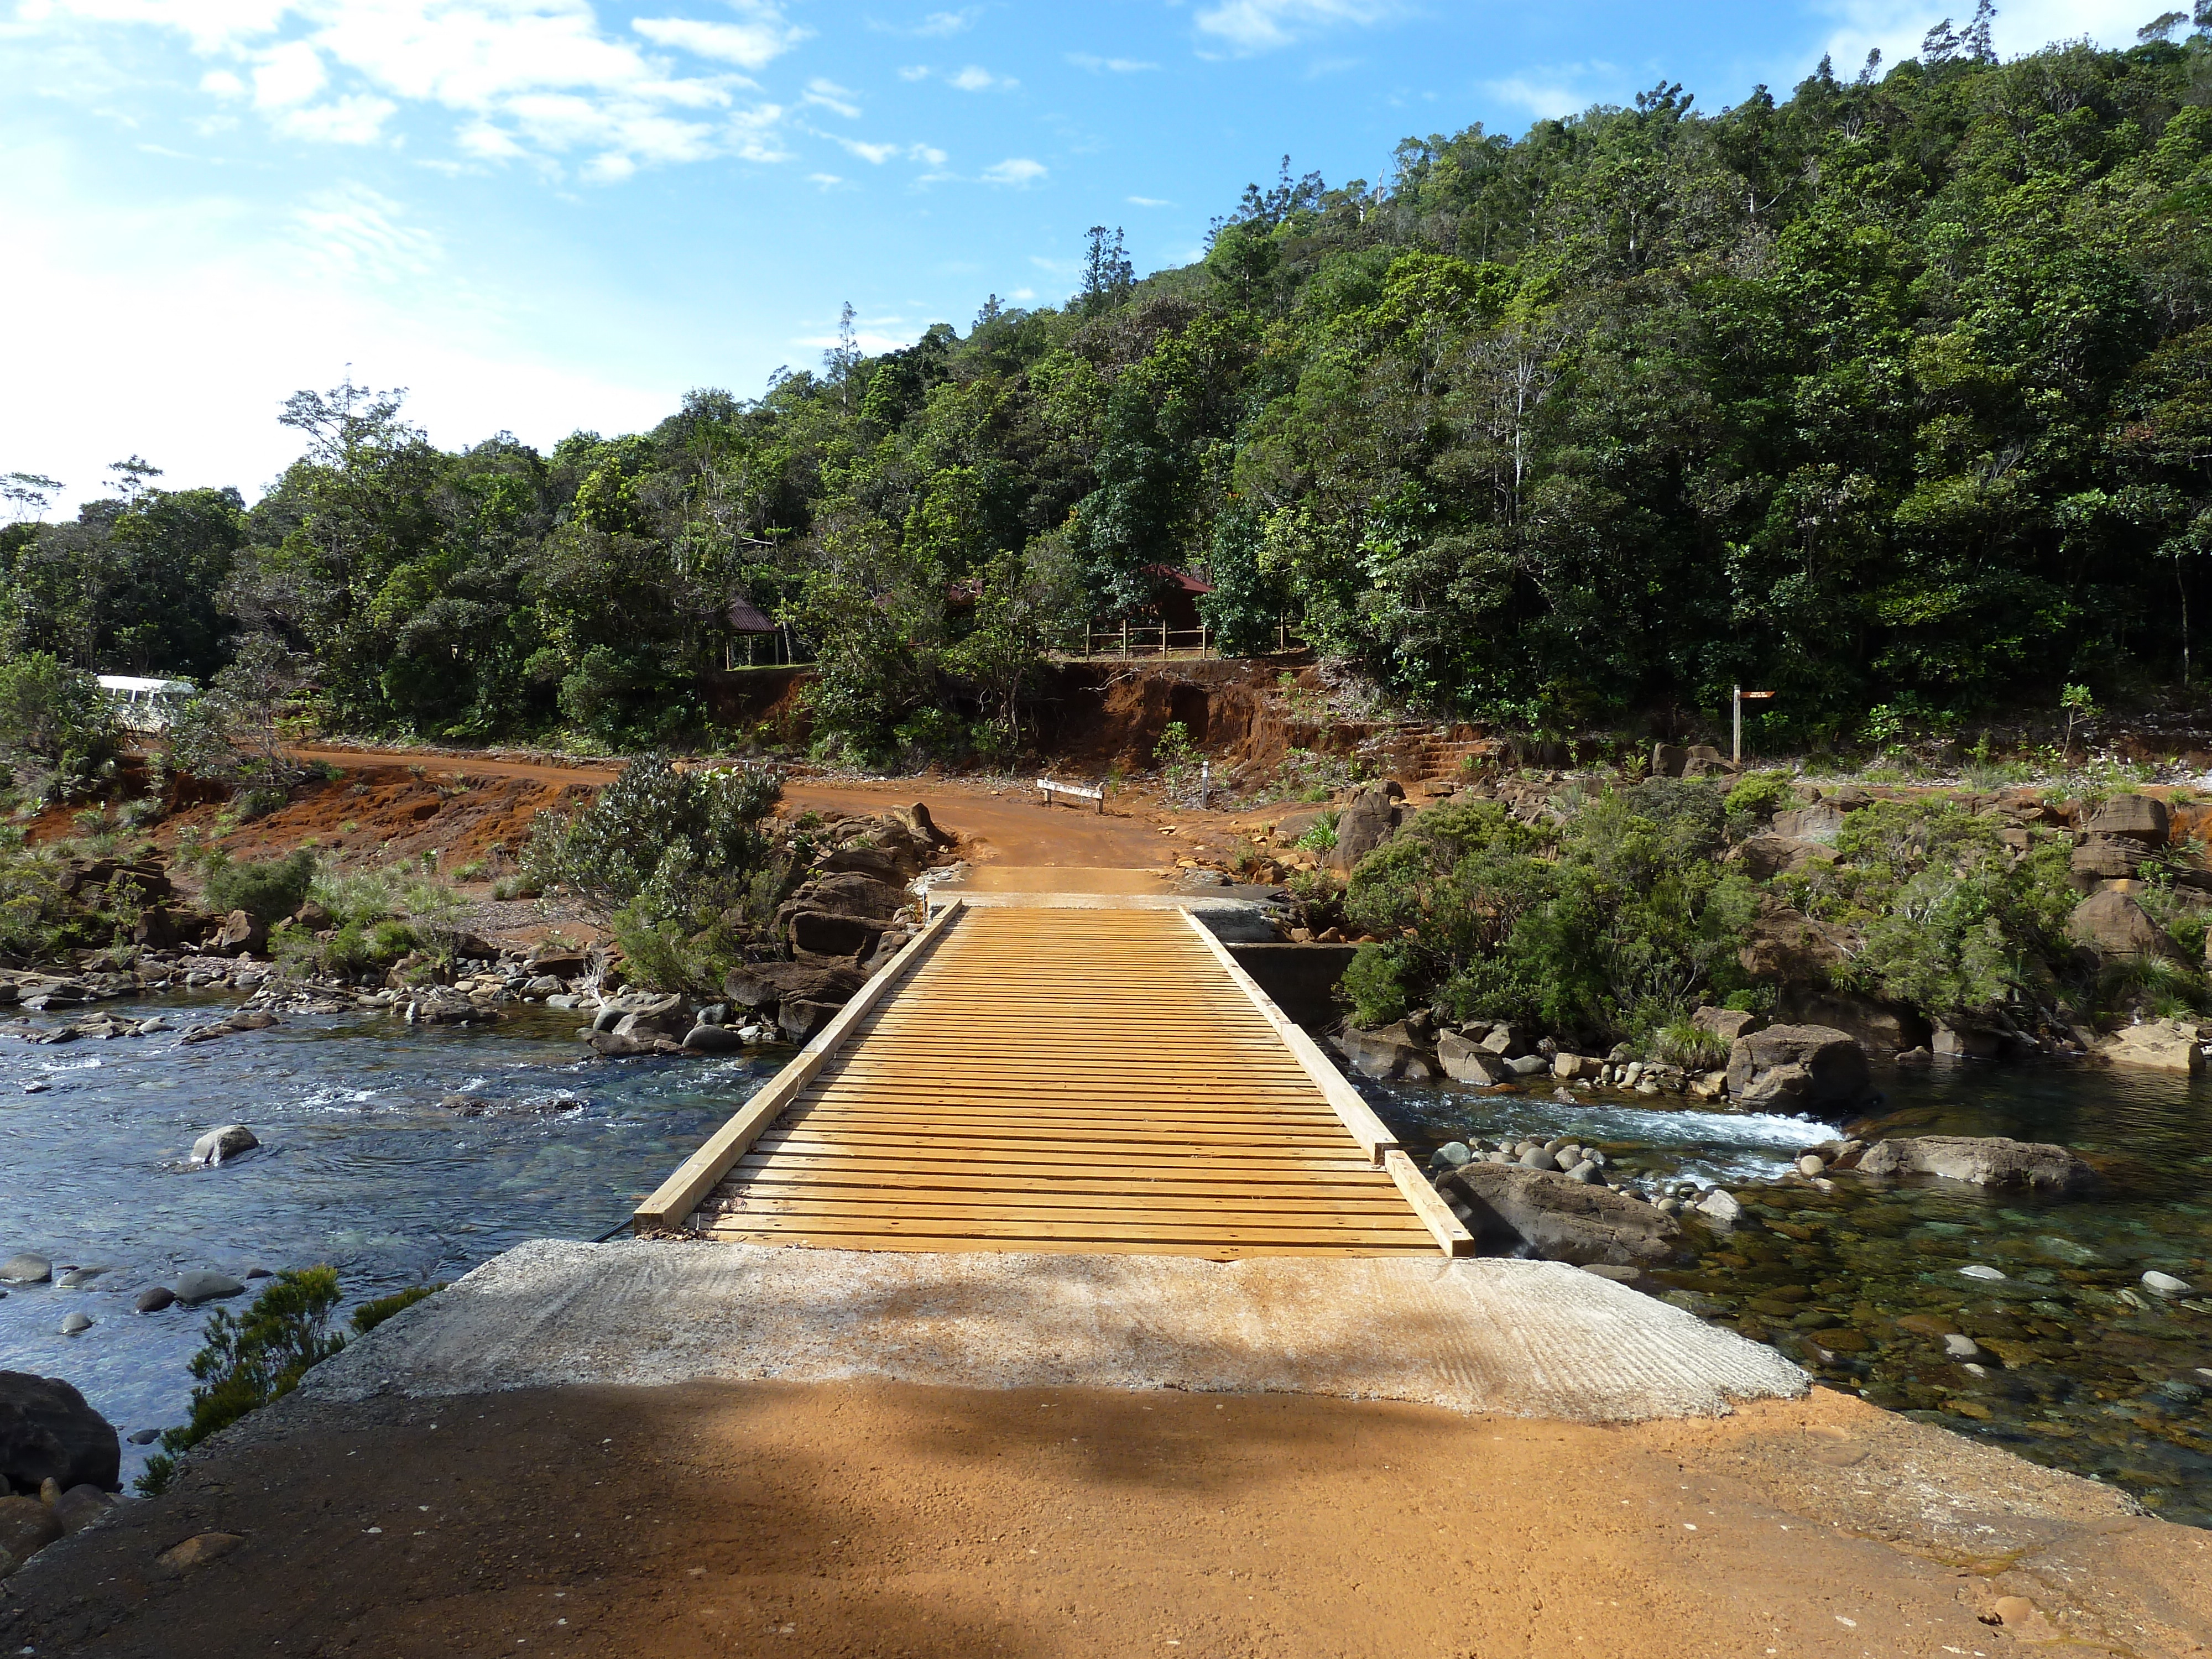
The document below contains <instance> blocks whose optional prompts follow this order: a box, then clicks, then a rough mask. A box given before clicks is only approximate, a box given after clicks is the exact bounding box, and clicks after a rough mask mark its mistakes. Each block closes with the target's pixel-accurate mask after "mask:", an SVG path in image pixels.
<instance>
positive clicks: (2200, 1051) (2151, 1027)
mask: <svg viewBox="0 0 2212 1659" xmlns="http://www.w3.org/2000/svg"><path fill="white" fill-rule="evenodd" d="M2097 1052H2098V1053H2099V1054H2102V1055H2103V1056H2104V1057H2105V1058H2106V1060H2110V1061H2112V1064H2113V1065H2115V1066H2134V1067H2136V1069H2137V1070H2139V1071H2146V1072H2191V1073H2194V1072H2201V1071H2203V1069H2204V1044H2203V1041H2202V1039H2200V1038H2199V1037H2198V1036H2197V1027H2196V1026H2195V1025H2193V1024H2184V1023H2183V1022H2181V1021H2180V1020H2177V1019H2154V1020H2146V1021H2144V1022H2143V1024H2141V1025H2130V1026H2129V1027H2127V1029H2126V1030H2122V1031H2119V1032H2118V1033H2116V1034H2115V1035H2113V1036H2109V1037H2107V1038H2106V1039H2105V1041H2104V1042H2101V1043H2100V1044H2099V1045H2098V1047H2097Z"/></svg>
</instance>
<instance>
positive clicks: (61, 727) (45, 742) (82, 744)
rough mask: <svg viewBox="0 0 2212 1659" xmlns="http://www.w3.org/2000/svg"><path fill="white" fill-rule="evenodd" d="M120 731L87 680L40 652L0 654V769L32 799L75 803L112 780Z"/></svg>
mask: <svg viewBox="0 0 2212 1659" xmlns="http://www.w3.org/2000/svg"><path fill="white" fill-rule="evenodd" d="M122 743H123V728H122V726H121V724H120V723H119V721H118V718H117V715H116V711H115V705H114V703H113V702H112V701H111V700H110V699H109V697H108V696H107V694H106V692H104V691H102V690H100V682H99V681H98V680H96V679H95V678H93V676H91V675H90V674H88V673H85V672H84V671H82V670H80V669H76V668H72V667H70V666H69V665H67V664H66V663H64V662H63V661H61V660H60V659H58V658H57V657H55V656H53V655H52V654H51V653H47V652H44V651H32V652H27V653H23V654H22V655H21V656H17V657H15V658H13V659H12V660H11V659H8V658H7V657H6V656H5V655H4V654H0V762H4V763H6V765H7V767H8V769H9V773H10V775H11V776H12V778H13V780H14V781H15V785H16V786H17V787H23V788H26V789H27V790H28V791H29V792H30V793H33V794H35V795H40V796H43V797H44V798H46V799H57V800H74V799H78V798H80V797H81V796H82V795H83V794H85V793H87V792H88V791H90V790H92V789H93V788H94V787H98V786H99V785H100V784H102V783H104V782H106V781H107V780H108V779H110V778H112V776H114V775H115V760H116V756H117V754H118V752H119V751H120V750H121V748H122Z"/></svg>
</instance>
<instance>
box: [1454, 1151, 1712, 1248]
mask: <svg viewBox="0 0 2212 1659" xmlns="http://www.w3.org/2000/svg"><path fill="white" fill-rule="evenodd" d="M1437 1184H1438V1186H1439V1188H1441V1190H1442V1191H1443V1194H1444V1196H1445V1198H1446V1200H1457V1201H1458V1202H1459V1203H1460V1204H1462V1205H1463V1206H1465V1207H1466V1209H1467V1210H1468V1212H1470V1213H1469V1214H1468V1216H1467V1217H1466V1218H1465V1219H1466V1224H1467V1230H1468V1231H1469V1232H1471V1233H1473V1234H1474V1237H1475V1244H1476V1248H1477V1249H1479V1250H1480V1251H1481V1252H1482V1253H1483V1254H1485V1255H1540V1256H1542V1257H1544V1258H1545V1259H1546V1260H1547V1261H1571V1262H1574V1263H1576V1264H1577V1265H1582V1266H1587V1265H1588V1264H1589V1263H1592V1262H1605V1263H1609V1264H1611V1265H1613V1266H1615V1267H1632V1266H1635V1265H1637V1264H1638V1263H1647V1264H1648V1263H1650V1262H1653V1261H1660V1260H1662V1259H1664V1258H1666V1257H1668V1256H1669V1255H1673V1254H1674V1252H1675V1250H1676V1249H1677V1248H1678V1247H1679V1245H1680V1240H1681V1237H1682V1229H1681V1225H1680V1223H1679V1222H1677V1221H1676V1220H1675V1219H1674V1217H1672V1216H1670V1215H1668V1214H1666V1213H1665V1212H1662V1211H1660V1210H1658V1209H1656V1208H1654V1207H1653V1206H1650V1205H1649V1204H1646V1203H1644V1201H1643V1200H1640V1199H1635V1198H1631V1197H1630V1196H1629V1195H1628V1194H1626V1193H1617V1192H1614V1191H1613V1189H1612V1188H1609V1187H1601V1186H1596V1185H1593V1184H1590V1183H1587V1182H1580V1181H1577V1180H1575V1179H1574V1178H1573V1177H1572V1176H1565V1175H1559V1174H1556V1173H1553V1172H1552V1171H1548V1170H1528V1169H1522V1167H1520V1166H1519V1165H1517V1164H1468V1165H1466V1166H1465V1167H1463V1168H1462V1169H1459V1170H1455V1171H1453V1172H1452V1174H1451V1175H1449V1176H1446V1177H1445V1178H1444V1180H1443V1181H1442V1182H1439V1183H1437Z"/></svg>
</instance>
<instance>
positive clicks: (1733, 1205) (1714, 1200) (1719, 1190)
mask: <svg viewBox="0 0 2212 1659" xmlns="http://www.w3.org/2000/svg"><path fill="white" fill-rule="evenodd" d="M1698 1209H1699V1212H1700V1213H1701V1214H1704V1215H1708V1216H1711V1218H1713V1219H1714V1220H1715V1221H1717V1222H1719V1223H1721V1224H1722V1225H1723V1226H1730V1227H1732V1226H1734V1225H1735V1224H1736V1223H1737V1222H1739V1221H1741V1219H1743V1204H1742V1202H1741V1200H1739V1199H1738V1198H1737V1197H1736V1195H1735V1194H1734V1193H1732V1192H1730V1191H1729V1190H1728V1189H1727V1188H1725V1187H1716V1188H1713V1189H1712V1191H1711V1192H1709V1193H1707V1194H1705V1196H1704V1197H1703V1198H1701V1199H1699V1200H1698Z"/></svg>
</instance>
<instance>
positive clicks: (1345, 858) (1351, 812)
mask: <svg viewBox="0 0 2212 1659" xmlns="http://www.w3.org/2000/svg"><path fill="white" fill-rule="evenodd" d="M1401 817H1402V809H1401V807H1400V806H1399V805H1398V803H1397V802H1396V801H1395V799H1392V798H1391V796H1390V793H1389V791H1388V790H1385V789H1381V788H1376V789H1363V790H1361V791H1360V792H1359V793H1358V794H1356V795H1354V796H1353V797H1352V799H1350V800H1349V801H1347V802H1346V804H1345V807H1344V810H1343V811H1341V812H1339V813H1338V814H1337V815H1336V845H1335V846H1334V847H1332V848H1329V852H1328V858H1327V859H1326V860H1324V862H1325V863H1327V865H1328V867H1329V868H1330V869H1332V870H1337V871H1341V872H1346V873H1349V872H1350V871H1351V870H1352V866H1355V865H1357V864H1358V862H1359V860H1362V859H1364V858H1365V857H1366V856H1367V855H1368V854H1370V853H1371V852H1373V851H1374V850H1375V849H1376V848H1378V847H1380V846H1381V845H1382V844H1383V842H1386V841H1388V840H1389V839H1390V837H1391V836H1393V835H1394V834H1395V833H1396V832H1397V829H1398V824H1399V821H1400V819H1401Z"/></svg>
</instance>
